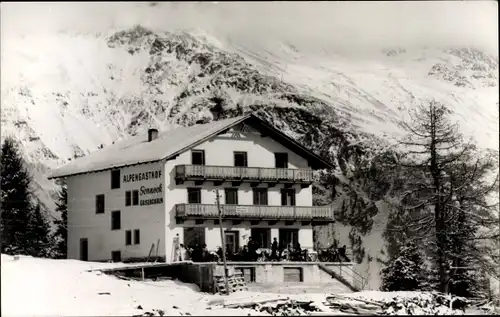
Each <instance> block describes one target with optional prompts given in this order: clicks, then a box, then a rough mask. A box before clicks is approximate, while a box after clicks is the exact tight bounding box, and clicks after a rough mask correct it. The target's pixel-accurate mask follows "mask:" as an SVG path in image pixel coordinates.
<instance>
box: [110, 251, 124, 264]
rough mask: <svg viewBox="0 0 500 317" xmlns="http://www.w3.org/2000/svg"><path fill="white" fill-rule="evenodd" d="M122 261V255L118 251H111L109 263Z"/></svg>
mask: <svg viewBox="0 0 500 317" xmlns="http://www.w3.org/2000/svg"><path fill="white" fill-rule="evenodd" d="M121 260H122V253H121V252H120V251H111V261H113V262H120V261H121Z"/></svg>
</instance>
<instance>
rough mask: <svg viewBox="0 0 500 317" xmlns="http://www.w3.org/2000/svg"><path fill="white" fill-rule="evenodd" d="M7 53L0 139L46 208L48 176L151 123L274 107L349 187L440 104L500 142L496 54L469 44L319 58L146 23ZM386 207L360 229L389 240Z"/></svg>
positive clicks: (372, 210)
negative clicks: (18, 151) (369, 162)
mask: <svg viewBox="0 0 500 317" xmlns="http://www.w3.org/2000/svg"><path fill="white" fill-rule="evenodd" d="M1 50H2V52H1V53H2V54H1V58H2V78H1V80H2V85H1V93H2V112H1V129H2V131H1V132H2V133H1V136H2V139H3V138H4V137H5V136H7V135H13V136H14V137H15V138H16V139H18V140H19V141H20V142H21V144H22V147H23V151H24V155H25V157H26V159H27V161H28V162H29V163H30V166H31V167H32V170H33V172H34V176H35V180H36V184H37V186H38V189H37V193H38V194H39V197H40V198H41V200H42V201H43V202H44V203H45V204H46V205H47V207H48V208H49V209H50V208H52V207H53V201H52V198H51V195H53V194H54V192H53V191H54V189H55V188H56V187H55V184H54V183H53V182H51V181H48V180H46V177H45V175H46V173H47V171H48V170H49V169H50V168H54V167H56V166H59V165H61V164H63V163H65V162H67V161H68V160H70V159H74V158H75V157H78V156H81V155H86V154H88V153H90V152H92V151H96V150H98V149H99V148H100V147H103V146H104V147H105V146H107V145H109V144H111V143H113V142H114V141H117V140H119V139H121V138H126V137H127V136H129V135H135V134H137V133H142V132H144V131H145V130H146V129H147V128H148V127H150V126H151V125H154V126H156V127H157V128H159V129H160V130H168V129H171V128H173V127H175V126H177V125H190V124H194V123H195V122H196V121H197V120H217V119H219V118H225V117H228V116H235V115H238V114H241V113H243V112H246V111H249V110H250V109H257V108H263V109H264V112H263V113H264V116H265V117H267V118H268V119H269V120H270V121H271V122H272V123H273V124H275V125H276V126H277V127H278V128H280V129H282V130H283V131H285V132H287V133H288V134H290V135H291V136H292V137H294V138H297V139H299V140H301V141H302V142H303V143H304V144H306V145H307V146H309V147H310V148H311V149H313V150H315V151H316V152H317V153H318V154H322V155H332V153H333V156H334V159H335V160H336V163H337V164H338V165H339V171H337V175H338V177H339V179H340V181H341V182H342V179H343V177H345V179H348V178H349V177H348V175H344V174H346V173H348V169H349V168H348V165H349V164H355V161H352V158H353V157H357V158H359V157H363V156H364V153H363V152H362V149H363V148H364V147H368V148H373V147H374V146H384V145H385V144H386V142H387V143H391V142H393V141H394V140H395V139H397V138H399V137H401V136H402V135H403V134H404V131H403V129H402V127H401V125H400V123H401V121H402V120H408V109H412V108H415V106H416V105H418V104H420V103H422V102H426V101H428V100H431V99H436V100H438V101H440V102H442V103H444V104H446V105H448V107H449V108H450V109H451V110H452V111H453V112H454V118H455V119H456V120H457V121H458V122H459V124H460V126H461V129H462V132H463V133H464V134H465V135H466V136H471V137H474V139H475V141H476V142H477V143H478V145H480V146H481V147H484V148H493V149H498V144H499V136H498V135H499V134H498V125H499V108H498V101H499V97H498V57H494V56H490V55H488V54H486V53H484V52H481V51H479V50H475V49H472V48H449V49H444V50H443V49H437V48H429V47H427V48H421V49H416V48H412V49H405V48H400V47H396V48H390V49H387V50H383V51H378V52H375V53H373V52H370V53H365V54H364V52H357V54H354V53H352V52H351V53H349V54H347V53H345V52H342V51H335V50H332V49H328V50H327V49H325V50H323V51H317V52H316V53H310V52H309V51H310V50H307V49H306V48H305V47H300V46H299V45H297V44H296V43H290V42H259V43H250V42H242V41H239V40H238V39H234V38H230V37H223V38H222V37H220V38H216V37H214V36H210V35H209V34H206V33H204V32H200V31H193V32H182V33H169V32H164V33H155V32H152V31H149V30H147V29H145V28H142V27H135V28H133V29H127V30H122V31H119V32H115V33H112V34H103V33H99V34H94V33H92V34H73V33H68V32H66V33H64V32H62V33H57V34H52V35H50V36H49V35H47V36H43V37H36V36H30V35H25V36H20V37H18V38H16V39H15V40H9V41H6V42H5V43H4V42H2V47H1ZM364 144H365V145H366V146H365V145H364ZM354 145H356V146H354ZM354 149H355V150H356V151H357V152H356V153H354V152H353V151H354ZM360 149H361V152H360ZM365 156H366V155H365ZM318 199H319V198H318ZM381 204H382V203H381V202H380V201H377V200H373V201H372V202H371V204H370V203H368V202H366V204H365V205H364V206H362V208H361V207H360V208H361V209H362V210H363V212H364V213H365V214H368V217H371V218H373V219H372V221H371V222H370V223H371V225H370V227H371V228H370V230H364V231H363V232H361V233H358V236H362V237H363V239H364V240H366V241H368V240H371V241H379V242H380V239H381V231H383V228H385V223H386V222H387V215H384V213H380V212H377V211H380V210H382V209H383V206H382V205H381ZM366 210H368V211H366ZM365 216H366V215H365ZM379 218H380V219H379ZM346 225H348V224H346ZM346 228H347V227H346ZM346 230H347V231H346V234H345V236H347V235H348V233H349V237H350V239H351V244H353V243H354V242H353V241H357V240H356V239H357V238H356V237H354V238H351V235H352V233H350V231H349V230H350V229H349V230H348V229H346ZM348 242H349V241H346V243H348ZM356 243H357V242H356ZM358 244H359V243H358ZM374 245H376V244H374ZM378 245H380V243H378ZM377 248H378V249H380V247H379V246H377ZM365 249H366V250H369V251H370V252H371V257H374V256H376V255H377V254H379V250H378V249H377V250H371V249H370V247H365ZM367 257H368V258H369V257H370V255H368V256H367ZM370 270H371V269H370ZM374 272H375V271H374ZM373 274H375V273H373Z"/></svg>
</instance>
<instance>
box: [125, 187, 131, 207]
mask: <svg viewBox="0 0 500 317" xmlns="http://www.w3.org/2000/svg"><path fill="white" fill-rule="evenodd" d="M130 205H132V192H131V191H130V190H127V191H126V192H125V206H130Z"/></svg>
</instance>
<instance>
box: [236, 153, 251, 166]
mask: <svg viewBox="0 0 500 317" xmlns="http://www.w3.org/2000/svg"><path fill="white" fill-rule="evenodd" d="M234 166H240V167H247V166H248V160H247V152H234Z"/></svg>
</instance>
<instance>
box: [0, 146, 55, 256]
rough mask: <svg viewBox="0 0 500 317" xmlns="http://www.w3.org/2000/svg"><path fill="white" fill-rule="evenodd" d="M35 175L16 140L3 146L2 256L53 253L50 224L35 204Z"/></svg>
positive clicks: (46, 254)
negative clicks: (32, 183) (26, 162)
mask: <svg viewBox="0 0 500 317" xmlns="http://www.w3.org/2000/svg"><path fill="white" fill-rule="evenodd" d="M31 180H32V179H31V176H30V174H29V173H28V171H27V169H26V167H25V165H24V161H23V159H22V157H21V154H20V152H19V149H18V146H17V144H16V142H15V141H14V139H12V138H10V137H8V138H6V139H5V141H4V143H3V144H2V157H1V188H0V189H1V197H2V214H1V218H2V219H1V220H2V222H1V238H2V253H6V254H23V255H31V256H37V257H45V256H48V255H49V254H50V249H51V247H52V244H51V238H50V237H51V235H50V226H49V222H48V221H47V219H46V216H45V213H44V211H43V210H42V208H41V205H40V203H38V202H37V203H36V204H33V203H32V201H33V200H34V196H33V194H32V191H31V187H30V184H31Z"/></svg>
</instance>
